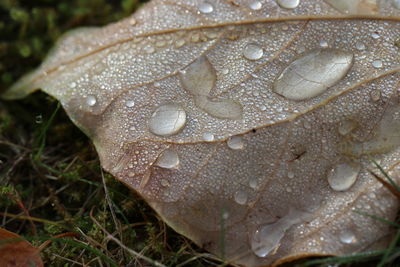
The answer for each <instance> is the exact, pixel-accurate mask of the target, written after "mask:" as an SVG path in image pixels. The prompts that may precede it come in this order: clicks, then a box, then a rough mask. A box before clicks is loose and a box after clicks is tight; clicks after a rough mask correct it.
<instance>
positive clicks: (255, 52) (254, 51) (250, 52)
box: [243, 44, 264, 60]
mask: <svg viewBox="0 0 400 267" xmlns="http://www.w3.org/2000/svg"><path fill="white" fill-rule="evenodd" d="M263 55H264V51H263V49H262V48H261V47H260V46H259V45H257V44H248V45H246V46H245V48H244V49H243V56H244V57H245V58H247V59H248V60H258V59H260V58H262V56H263Z"/></svg>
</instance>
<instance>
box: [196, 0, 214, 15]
mask: <svg viewBox="0 0 400 267" xmlns="http://www.w3.org/2000/svg"><path fill="white" fill-rule="evenodd" d="M199 11H200V12H201V13H204V14H208V13H211V12H213V11H214V7H213V6H212V5H211V4H210V3H208V2H203V3H201V4H200V5H199Z"/></svg>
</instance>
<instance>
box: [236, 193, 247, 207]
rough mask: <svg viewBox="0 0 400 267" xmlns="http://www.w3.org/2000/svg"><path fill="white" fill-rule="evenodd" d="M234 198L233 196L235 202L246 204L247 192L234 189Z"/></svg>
mask: <svg viewBox="0 0 400 267" xmlns="http://www.w3.org/2000/svg"><path fill="white" fill-rule="evenodd" d="M234 198H235V201H236V203H238V204H240V205H244V204H246V202H247V198H248V196H247V192H246V191H243V190H238V191H236V193H235V196H234Z"/></svg>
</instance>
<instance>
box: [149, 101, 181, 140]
mask: <svg viewBox="0 0 400 267" xmlns="http://www.w3.org/2000/svg"><path fill="white" fill-rule="evenodd" d="M185 124H186V112H185V110H184V109H183V108H182V107H181V106H179V105H177V104H167V105H163V106H160V107H159V108H157V110H156V111H155V112H154V113H153V115H152V116H151V118H150V120H149V130H150V132H152V133H153V134H155V135H159V136H170V135H174V134H177V133H179V132H180V131H181V130H182V129H183V127H184V126H185Z"/></svg>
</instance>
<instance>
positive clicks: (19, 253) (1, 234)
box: [0, 228, 43, 267]
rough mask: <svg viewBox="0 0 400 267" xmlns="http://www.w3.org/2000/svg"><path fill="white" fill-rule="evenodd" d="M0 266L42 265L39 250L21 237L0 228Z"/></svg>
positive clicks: (36, 266) (35, 266)
mask: <svg viewBox="0 0 400 267" xmlns="http://www.w3.org/2000/svg"><path fill="white" fill-rule="evenodd" d="M0 266H6V267H13V266H15V267H28V266H32V267H42V266H43V262H42V259H41V258H40V256H39V250H38V249H37V248H35V247H33V246H32V245H31V244H29V243H28V242H27V241H25V240H22V238H21V237H20V236H19V235H17V234H14V233H12V232H9V231H7V230H5V229H2V228H0Z"/></svg>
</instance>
